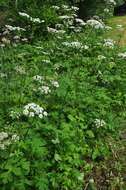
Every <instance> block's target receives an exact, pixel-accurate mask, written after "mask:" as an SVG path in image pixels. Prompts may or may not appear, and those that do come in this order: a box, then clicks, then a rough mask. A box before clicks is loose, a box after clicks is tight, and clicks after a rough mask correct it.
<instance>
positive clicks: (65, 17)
mask: <svg viewBox="0 0 126 190" xmlns="http://www.w3.org/2000/svg"><path fill="white" fill-rule="evenodd" d="M73 18H74V17H73V16H68V15H62V16H59V19H61V20H64V19H66V20H67V19H73Z"/></svg>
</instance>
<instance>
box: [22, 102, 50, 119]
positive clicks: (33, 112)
mask: <svg viewBox="0 0 126 190" xmlns="http://www.w3.org/2000/svg"><path fill="white" fill-rule="evenodd" d="M23 114H24V115H25V116H28V117H35V116H38V117H39V118H41V119H42V118H43V117H46V116H47V115H48V113H47V112H46V111H45V110H44V108H42V107H40V106H39V105H37V104H35V103H29V104H27V105H25V106H24V110H23Z"/></svg>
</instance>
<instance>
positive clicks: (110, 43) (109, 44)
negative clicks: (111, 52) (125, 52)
mask: <svg viewBox="0 0 126 190" xmlns="http://www.w3.org/2000/svg"><path fill="white" fill-rule="evenodd" d="M114 44H115V42H114V41H113V40H112V39H104V44H103V46H104V47H108V48H114Z"/></svg>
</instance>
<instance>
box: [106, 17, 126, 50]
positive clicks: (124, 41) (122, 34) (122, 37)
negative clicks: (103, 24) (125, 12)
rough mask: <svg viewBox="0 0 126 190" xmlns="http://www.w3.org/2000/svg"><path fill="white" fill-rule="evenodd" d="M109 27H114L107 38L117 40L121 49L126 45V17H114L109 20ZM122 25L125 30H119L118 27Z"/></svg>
mask: <svg viewBox="0 0 126 190" xmlns="http://www.w3.org/2000/svg"><path fill="white" fill-rule="evenodd" d="M108 25H109V26H112V30H110V31H109V32H107V34H106V36H107V37H109V38H112V39H114V40H116V41H117V42H118V43H119V44H120V46H121V47H125V45H126V16H120V17H112V18H111V19H109V20H108ZM118 25H122V26H123V29H118V28H117V26H118Z"/></svg>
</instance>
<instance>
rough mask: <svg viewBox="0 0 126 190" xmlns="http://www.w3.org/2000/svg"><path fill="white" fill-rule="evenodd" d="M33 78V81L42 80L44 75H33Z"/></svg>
mask: <svg viewBox="0 0 126 190" xmlns="http://www.w3.org/2000/svg"><path fill="white" fill-rule="evenodd" d="M33 80H34V81H38V82H40V83H41V82H43V80H44V77H43V76H40V75H35V76H34V77H33Z"/></svg>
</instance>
